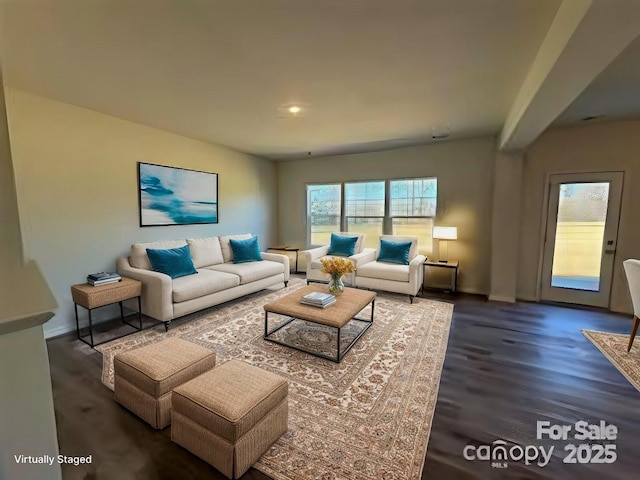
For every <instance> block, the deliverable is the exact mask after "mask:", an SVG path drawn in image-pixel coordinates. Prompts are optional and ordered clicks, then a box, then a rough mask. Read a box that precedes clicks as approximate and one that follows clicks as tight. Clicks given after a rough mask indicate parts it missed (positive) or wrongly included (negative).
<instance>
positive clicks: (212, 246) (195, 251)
mask: <svg viewBox="0 0 640 480" xmlns="http://www.w3.org/2000/svg"><path fill="white" fill-rule="evenodd" d="M187 244H188V245H189V250H191V258H192V259H193V264H194V265H195V267H196V268H202V267H208V266H209V265H216V264H218V263H224V258H223V257H222V249H221V248H220V240H218V237H206V238H187Z"/></svg>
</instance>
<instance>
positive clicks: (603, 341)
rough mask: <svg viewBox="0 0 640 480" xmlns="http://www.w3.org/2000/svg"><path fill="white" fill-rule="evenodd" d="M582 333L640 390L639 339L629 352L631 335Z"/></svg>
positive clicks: (590, 331) (588, 331)
mask: <svg viewBox="0 0 640 480" xmlns="http://www.w3.org/2000/svg"><path fill="white" fill-rule="evenodd" d="M582 333H583V334H584V336H585V337H587V338H588V339H589V340H591V343H593V344H594V345H595V346H596V347H598V350H600V351H601V352H602V354H603V355H604V356H605V357H607V359H608V360H609V361H610V362H611V363H612V364H613V366H614V367H616V368H617V369H618V371H619V372H620V373H621V374H622V375H624V376H625V378H626V379H627V380H629V382H630V383H631V385H633V386H634V387H636V389H637V390H640V347H639V346H638V345H637V339H636V342H634V344H633V346H632V347H631V351H630V352H627V345H628V343H629V334H618V333H605V332H595V331H593V330H582Z"/></svg>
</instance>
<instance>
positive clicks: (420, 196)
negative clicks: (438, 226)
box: [390, 178, 438, 217]
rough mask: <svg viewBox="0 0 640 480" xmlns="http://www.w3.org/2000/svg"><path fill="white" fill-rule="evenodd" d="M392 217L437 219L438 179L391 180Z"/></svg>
mask: <svg viewBox="0 0 640 480" xmlns="http://www.w3.org/2000/svg"><path fill="white" fill-rule="evenodd" d="M390 187H391V204H390V214H391V216H392V217H435V216H436V202H437V197H438V180H437V179H436V178H414V179H408V180H391V184H390Z"/></svg>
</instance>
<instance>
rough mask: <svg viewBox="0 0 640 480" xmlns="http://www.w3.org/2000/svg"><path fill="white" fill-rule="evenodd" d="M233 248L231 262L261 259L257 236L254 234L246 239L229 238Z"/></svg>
mask: <svg viewBox="0 0 640 480" xmlns="http://www.w3.org/2000/svg"><path fill="white" fill-rule="evenodd" d="M229 244H230V245H231V250H233V263H247V262H261V261H262V260H263V258H262V254H261V253H260V247H259V246H258V237H256V236H255V235H254V236H253V237H251V238H247V239H246V240H234V239H233V238H230V239H229Z"/></svg>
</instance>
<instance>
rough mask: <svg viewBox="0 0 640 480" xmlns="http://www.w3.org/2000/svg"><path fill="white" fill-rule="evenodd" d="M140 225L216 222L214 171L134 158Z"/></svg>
mask: <svg viewBox="0 0 640 480" xmlns="http://www.w3.org/2000/svg"><path fill="white" fill-rule="evenodd" d="M138 204H139V208H140V226H141V227H150V226H160V225H193V224H198V223H218V174H217V173H209V172H200V171H198V170H188V169H186V168H177V167H167V166H163V165H154V164H151V163H142V162H138Z"/></svg>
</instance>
